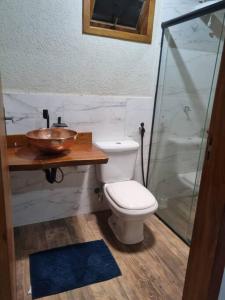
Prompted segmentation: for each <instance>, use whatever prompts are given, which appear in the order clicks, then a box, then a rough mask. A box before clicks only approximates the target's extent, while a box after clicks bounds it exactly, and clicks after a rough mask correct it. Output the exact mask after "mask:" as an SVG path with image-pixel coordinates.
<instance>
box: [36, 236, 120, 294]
mask: <svg viewBox="0 0 225 300" xmlns="http://www.w3.org/2000/svg"><path fill="white" fill-rule="evenodd" d="M120 275H121V272H120V269H119V267H118V265H117V263H116V262H115V260H114V258H113V256H112V254H111V252H110V251H109V249H108V247H107V246H106V244H105V243H104V241H103V240H99V241H93V242H87V243H82V244H75V245H69V246H66V247H60V248H55V249H51V250H47V251H42V252H38V253H34V254H31V255H30V277H31V287H32V298H33V299H36V298H41V297H45V296H48V295H54V294H58V293H62V292H65V291H69V290H73V289H75V288H79V287H82V286H85V285H88V284H92V283H97V282H100V281H105V280H109V279H111V278H114V277H116V276H120Z"/></svg>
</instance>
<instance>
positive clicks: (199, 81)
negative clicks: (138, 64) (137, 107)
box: [148, 9, 225, 242]
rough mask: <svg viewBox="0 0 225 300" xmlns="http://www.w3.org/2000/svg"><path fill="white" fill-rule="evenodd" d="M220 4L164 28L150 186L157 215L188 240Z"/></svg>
mask: <svg viewBox="0 0 225 300" xmlns="http://www.w3.org/2000/svg"><path fill="white" fill-rule="evenodd" d="M224 13H225V10H224V9H222V10H219V11H216V12H213V13H210V14H206V15H204V16H201V17H196V18H194V19H192V20H189V21H185V22H183V23H180V24H177V25H173V26H170V27H167V28H165V29H164V34H163V43H162V52H161V62H160V71H159V81H158V88H157V94H156V102H155V109H156V111H155V118H154V128H153V136H152V138H153V142H152V145H151V159H150V165H149V168H150V169H149V180H148V188H149V189H150V190H151V192H152V193H153V194H154V195H155V197H156V198H157V200H158V202H159V209H158V212H157V215H158V216H159V217H160V218H161V219H162V220H163V221H164V222H165V223H166V224H167V225H168V226H169V227H171V228H172V229H173V230H174V231H175V232H176V233H177V234H178V235H180V236H181V237H182V238H183V239H184V240H186V241H187V242H190V240H191V234H192V228H193V223H194V217H195V209H196V204H197V198H198V191H199V185H200V181H201V171H202V165H203V161H204V157H205V150H206V142H207V130H208V127H209V122H210V117H211V111H212V105H213V99H214V94H215V88H216V83H217V76H218V71H219V65H220V59H221V54H222V53H221V52H222V47H223V43H224Z"/></svg>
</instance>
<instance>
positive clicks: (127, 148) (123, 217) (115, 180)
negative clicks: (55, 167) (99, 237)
mask: <svg viewBox="0 0 225 300" xmlns="http://www.w3.org/2000/svg"><path fill="white" fill-rule="evenodd" d="M96 145H97V146H98V147H99V148H100V149H102V150H103V151H104V152H105V153H106V154H107V155H108V157H109V161H108V163H107V164H105V165H96V173H97V178H98V180H99V181H100V182H102V183H104V187H103V191H104V196H105V198H106V200H107V202H108V204H109V206H110V208H111V210H112V215H111V217H110V218H109V220H108V222H109V225H110V227H111V229H112V231H113V232H114V234H115V236H116V237H117V239H118V240H119V241H120V242H122V243H124V244H136V243H139V242H141V241H143V239H144V235H143V231H144V228H143V225H144V220H145V219H146V218H147V217H148V216H149V215H151V214H153V213H154V212H155V211H156V210H157V208H158V203H157V201H156V199H155V197H154V196H153V195H152V194H151V193H150V192H149V190H147V189H146V188H145V187H144V186H143V185H141V184H140V183H138V182H137V181H134V180H132V178H133V175H134V168H135V162H136V158H137V151H138V148H139V145H138V143H136V142H134V141H130V140H128V141H116V142H97V143H96Z"/></svg>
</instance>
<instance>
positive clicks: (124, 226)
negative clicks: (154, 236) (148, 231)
mask: <svg viewBox="0 0 225 300" xmlns="http://www.w3.org/2000/svg"><path fill="white" fill-rule="evenodd" d="M108 224H109V226H110V228H111V229H112V231H113V233H114V235H115V236H116V238H117V239H118V240H119V241H120V242H121V243H123V244H127V245H132V244H137V243H140V242H142V241H143V240H144V224H143V221H137V220H134V221H131V220H122V219H121V218H119V217H118V216H116V215H115V214H114V213H112V215H111V216H110V217H109V218H108Z"/></svg>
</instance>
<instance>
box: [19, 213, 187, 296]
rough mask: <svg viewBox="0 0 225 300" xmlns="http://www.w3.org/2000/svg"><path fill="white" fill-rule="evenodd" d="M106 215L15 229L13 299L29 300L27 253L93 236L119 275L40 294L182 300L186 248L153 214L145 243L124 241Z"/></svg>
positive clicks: (146, 228) (107, 214) (91, 238)
mask: <svg viewBox="0 0 225 300" xmlns="http://www.w3.org/2000/svg"><path fill="white" fill-rule="evenodd" d="M109 215H110V212H109V211H105V212H98V213H95V214H89V215H80V216H76V217H71V218H66V219H61V220H55V221H50V222H44V223H39V224H34V225H27V226H23V227H19V228H16V229H15V245H16V261H17V300H31V296H30V295H28V294H27V291H28V289H29V287H30V277H29V259H28V257H29V254H30V253H34V252H37V251H41V250H45V249H51V248H54V247H59V246H63V245H68V244H73V243H80V242H85V241H91V240H97V239H104V241H105V242H106V244H107V245H108V247H109V249H110V251H111V253H112V254H113V256H114V258H115V259H116V262H117V264H118V265H119V267H120V270H121V272H122V276H120V277H117V278H114V279H112V280H109V281H105V282H100V283H97V284H92V285H89V286H86V287H83V288H79V289H75V290H73V291H69V292H65V293H62V294H58V295H53V296H49V297H45V298H44V299H46V300H73V299H74V300H75V299H87V300H94V299H104V300H107V299H108V300H114V299H115V300H120V299H121V300H124V299H131V300H143V299H173V300H180V299H181V298H182V290H183V284H184V278H185V271H186V265H187V259H188V254H189V247H188V246H187V245H186V244H185V243H184V242H183V241H182V240H181V239H180V238H178V237H177V236H176V235H175V234H174V233H173V232H172V231H171V230H170V229H169V228H168V227H167V226H165V225H164V224H163V223H162V222H161V221H160V220H159V219H158V218H157V217H156V216H154V215H153V216H151V217H149V218H148V219H147V220H146V223H145V228H144V234H145V240H144V242H142V243H140V244H137V245H132V246H125V245H122V244H121V243H119V242H118V241H117V240H116V239H115V237H114V236H113V234H112V232H111V230H110V228H109V226H108V224H107V219H108V217H109Z"/></svg>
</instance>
